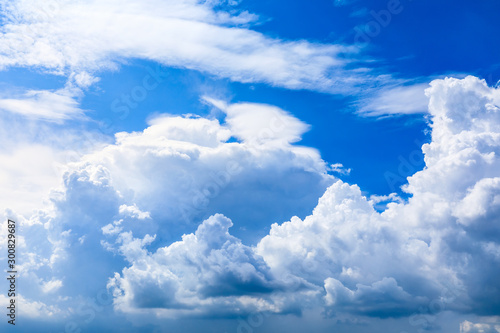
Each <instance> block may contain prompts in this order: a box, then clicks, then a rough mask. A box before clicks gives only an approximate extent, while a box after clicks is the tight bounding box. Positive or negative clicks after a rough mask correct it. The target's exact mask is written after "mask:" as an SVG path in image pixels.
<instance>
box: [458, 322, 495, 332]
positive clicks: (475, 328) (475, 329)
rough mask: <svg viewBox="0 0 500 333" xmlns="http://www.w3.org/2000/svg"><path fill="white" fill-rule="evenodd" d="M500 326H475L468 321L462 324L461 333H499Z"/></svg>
mask: <svg viewBox="0 0 500 333" xmlns="http://www.w3.org/2000/svg"><path fill="white" fill-rule="evenodd" d="M499 332H500V325H494V324H486V323H484V324H475V323H471V322H470V321H468V320H465V321H463V322H462V323H460V333H499Z"/></svg>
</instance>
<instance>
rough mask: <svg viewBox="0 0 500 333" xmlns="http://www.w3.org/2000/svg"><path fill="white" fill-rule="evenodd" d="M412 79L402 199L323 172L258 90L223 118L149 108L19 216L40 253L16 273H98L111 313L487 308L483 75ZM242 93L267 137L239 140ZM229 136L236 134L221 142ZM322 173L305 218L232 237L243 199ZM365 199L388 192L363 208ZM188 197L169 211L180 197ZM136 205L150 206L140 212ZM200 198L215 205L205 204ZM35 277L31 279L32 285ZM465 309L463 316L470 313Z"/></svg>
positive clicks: (290, 189)
mask: <svg viewBox="0 0 500 333" xmlns="http://www.w3.org/2000/svg"><path fill="white" fill-rule="evenodd" d="M427 94H428V96H429V99H430V108H429V113H430V115H431V117H432V124H431V128H432V142H431V143H429V144H425V145H424V146H423V147H422V149H423V152H424V153H425V163H426V167H425V168H424V169H423V170H421V171H419V172H417V173H416V174H414V175H413V176H412V177H409V179H408V185H407V186H406V187H405V190H406V191H407V192H408V193H409V194H411V196H410V198H409V199H408V200H407V201H405V202H402V201H401V200H398V198H396V197H395V196H391V195H389V196H387V197H384V198H381V197H373V198H371V200H369V199H367V198H366V197H365V196H363V195H362V192H361V189H360V188H359V187H358V186H356V185H349V184H346V183H344V182H342V181H336V182H334V183H333V184H331V183H332V181H333V180H334V179H333V178H332V177H330V176H328V175H327V174H326V170H327V167H326V163H325V162H324V161H322V160H321V158H320V156H319V154H318V153H317V152H316V151H315V150H314V149H310V148H307V147H299V146H294V145H291V144H290V142H291V141H295V139H296V138H297V137H300V135H301V133H302V131H303V130H304V128H306V127H304V126H305V125H304V124H303V123H301V122H300V121H298V120H296V119H293V118H291V116H290V115H288V114H287V113H285V112H284V111H283V110H277V109H275V108H271V107H269V106H259V105H249V104H238V105H236V106H234V109H233V110H232V111H229V112H228V119H229V120H231V119H232V120H231V121H229V120H228V123H227V124H224V123H222V124H221V123H220V122H218V121H216V120H209V119H204V118H192V117H191V118H190V117H171V116H163V117H159V118H156V119H154V120H152V121H151V123H150V126H149V127H148V128H146V129H145V130H144V131H142V132H134V133H119V134H117V136H116V143H115V144H111V145H108V146H106V147H105V148H103V149H102V150H100V151H97V152H94V153H92V154H89V155H88V156H86V157H84V158H83V159H82V161H81V162H79V163H76V164H74V165H73V168H72V169H71V170H70V172H68V173H67V174H66V176H65V179H64V180H65V182H64V188H62V189H61V190H60V192H59V193H54V194H53V203H54V209H53V210H52V211H46V212H39V213H38V214H37V215H35V216H34V217H33V218H32V222H33V223H31V224H32V226H30V227H27V228H28V229H30V230H33V231H36V233H37V236H36V237H37V238H42V239H46V242H45V243H43V244H40V245H39V246H40V247H41V248H43V249H44V251H45V252H44V253H45V257H46V258H51V259H53V260H52V261H51V264H50V265H48V264H44V268H43V269H40V268H37V267H35V266H33V267H32V268H29V269H28V268H27V269H26V271H27V272H26V274H29V273H32V274H36V275H40V278H41V281H51V280H52V279H55V280H60V281H62V286H61V287H60V289H59V290H60V293H61V294H68V296H73V297H76V296H77V295H78V294H79V293H83V292H84V291H82V289H81V287H80V284H81V281H82V279H86V280H85V282H86V284H85V285H86V288H90V289H92V288H94V290H97V288H98V286H100V285H102V283H105V282H106V281H108V278H110V277H111V278H112V279H111V280H110V281H109V287H110V288H111V289H113V291H114V297H115V303H114V306H115V308H116V309H117V310H120V311H122V312H124V313H126V314H140V315H147V314H149V315H158V316H167V317H168V316H173V317H178V316H200V315H207V314H208V315H217V316H224V315H226V316H227V315H243V314H245V313H249V312H252V311H264V312H269V313H300V312H302V311H304V310H306V309H313V310H316V311H318V310H319V309H320V308H325V309H326V312H325V313H326V314H327V315H329V316H335V315H338V316H341V317H342V318H348V317H349V316H360V315H361V316H367V317H380V318H386V317H401V316H411V315H412V314H413V313H419V312H420V311H421V309H422V308H424V309H425V308H430V307H431V306H432V307H434V308H435V307H436V306H437V309H438V310H436V312H439V311H444V310H449V311H457V312H460V313H472V314H477V315H484V314H491V313H496V311H497V309H498V307H499V306H500V304H499V300H498V299H497V298H494V297H491V295H496V294H498V293H499V292H500V282H499V281H498V279H497V277H498V275H499V274H500V268H499V267H500V265H499V258H500V255H499V253H500V251H499V248H500V242H499V239H500V237H499V236H500V229H499V228H498V211H499V202H498V193H499V189H498V178H499V177H500V174H499V170H500V158H499V157H498V156H500V155H499V154H500V134H499V133H500V109H499V108H498V107H496V105H498V95H499V94H498V90H496V89H493V88H489V87H487V86H486V84H485V82H484V81H481V80H479V79H477V78H473V77H467V78H465V79H463V80H458V79H445V80H436V81H434V82H433V83H432V84H431V87H430V88H429V89H428V90H427ZM219 105H222V106H223V107H224V108H225V109H226V110H230V108H231V107H232V106H224V105H223V103H219ZM252 107H253V108H257V109H258V110H257V113H258V114H259V115H260V112H270V114H276V113H277V114H279V115H281V116H283V117H285V118H286V119H287V121H289V122H290V123H291V124H292V125H293V126H291V129H290V131H285V132H283V133H282V134H279V135H277V136H275V137H273V140H278V141H280V144H279V145H268V144H266V142H267V141H264V142H260V141H259V140H252V138H253V137H254V135H256V134H258V133H259V130H258V128H259V127H260V128H262V127H265V126H266V124H265V123H266V122H258V121H248V122H247V121H244V120H242V119H246V118H245V117H246V116H245V117H243V118H239V113H238V112H242V113H241V114H242V115H246V112H248V111H247V108H252ZM231 112H235V113H234V114H233V115H231ZM231 117H233V118H231ZM287 117H288V118H287ZM263 119H267V121H268V120H270V119H272V117H271V116H269V114H268V115H265V117H263ZM244 124H248V127H244V126H243V125H244ZM231 136H237V137H239V138H241V140H242V141H241V142H228V141H229V138H230V137H231ZM250 142H252V143H251V144H250ZM231 162H237V164H234V163H231ZM234 166H236V167H234ZM231 170H232V171H231ZM301 179H302V180H301ZM208 184H210V185H209V186H208ZM326 184H331V186H329V187H328V189H327V190H326V191H325V192H324V194H323V195H322V196H321V198H320V199H319V201H318V202H317V205H316V207H315V208H314V210H313V212H312V213H310V214H308V215H307V216H306V217H305V218H299V217H297V216H295V217H292V218H290V220H289V221H288V222H284V223H281V224H278V223H275V224H273V225H272V226H271V230H270V231H269V233H268V234H267V235H266V236H265V237H263V238H262V239H260V241H258V242H256V245H255V246H254V247H251V246H248V245H244V242H243V241H242V240H241V239H242V236H244V235H245V234H244V233H241V232H240V235H237V236H238V237H236V234H237V233H238V232H239V231H241V230H238V226H245V227H247V228H249V227H253V226H255V225H256V224H258V223H259V222H261V220H262V218H254V216H251V217H250V218H249V217H248V216H249V214H252V213H254V210H257V211H258V212H257V213H259V212H263V213H264V215H262V216H264V218H265V217H269V216H270V215H271V214H273V212H275V211H281V210H283V211H286V212H289V213H290V212H292V211H294V210H295V209H297V205H298V204H302V205H304V206H303V207H308V204H304V202H305V201H307V200H309V197H308V193H309V194H310V193H311V192H314V193H316V192H317V191H318V190H319V189H321V191H323V189H324V187H325V186H326ZM305 185H307V186H305ZM303 187H305V189H304V188H303ZM193 198H196V202H193V201H192V200H193ZM380 200H394V201H395V202H390V203H388V204H387V207H386V208H385V210H384V211H383V212H378V211H377V210H375V208H374V205H375V204H376V203H377V202H378V201H380ZM309 203H310V202H309ZM123 205H125V206H123ZM120 207H123V208H121V210H122V212H120ZM183 207H184V208H186V207H187V208H186V210H184V211H183ZM199 207H201V208H202V209H198V208H199ZM248 208H250V209H248ZM256 208H257V209H256ZM240 210H244V212H243V213H241V214H240V215H238V211H240ZM193 211H196V212H197V213H196V214H193V215H188V218H187V220H185V221H184V222H186V223H185V224H184V223H182V221H183V220H182V213H183V212H189V213H191V212H193ZM235 211H236V212H235ZM140 212H143V214H145V212H149V216H150V218H146V219H143V220H140V221H139V220H138V219H139V218H140V217H141V215H140ZM214 212H220V213H224V215H227V216H228V217H229V218H230V219H229V218H227V217H225V216H223V215H213V216H211V217H208V216H210V215H212V213H214ZM230 215H232V216H230ZM142 216H143V217H144V215H142ZM234 216H237V217H234ZM244 219H247V220H245V223H243V224H241V225H240V224H239V223H240V221H241V220H244ZM202 220H203V222H202V223H201V224H200V225H198V226H197V227H196V231H195V232H194V233H193V232H192V231H193V230H194V229H195V227H194V226H193V224H194V223H196V224H197V222H198V221H202ZM284 220H286V219H281V221H284ZM35 221H36V222H39V223H38V224H37V223H34V222H35ZM274 221H276V219H275V220H274ZM278 221H280V220H278ZM232 223H234V226H233V229H234V230H233V229H232V230H231V232H232V234H233V235H231V234H230V233H229V227H230V226H231V225H232ZM269 223H270V221H269V220H266V221H265V224H263V225H260V226H259V228H263V227H266V226H268V225H269ZM42 226H43V227H42ZM29 234H30V233H29V232H27V233H26V237H34V236H33V235H31V236H29ZM181 234H184V236H182V240H180V241H179V238H180V237H181V236H180V235H181ZM84 236H85V241H84V242H82V243H79V242H78V239H81V237H84ZM175 241H177V242H175ZM33 243H34V242H33V241H31V240H27V241H26V244H28V246H29V244H33ZM254 244H255V243H254ZM35 252H36V251H35V250H33V249H32V248H28V249H27V250H26V253H28V254H29V253H32V254H33V253H35ZM89 257H91V258H99V260H96V261H92V262H90V261H89V260H88V258H89ZM90 266H92V267H93V269H92V270H91V269H89V268H90ZM96 267H98V268H99V269H96ZM90 271H92V276H89V275H88V274H89V272H90ZM47 272H50V273H47ZM55 272H57V273H55ZM37 288H38V289H40V288H41V287H38V286H36V285H35V286H33V290H32V293H33V295H37V292H41V290H38V289H37ZM49 294H50V293H49ZM30 297H31V295H30ZM46 297H50V295H48V296H46ZM434 308H432V309H434ZM433 311H434V310H433ZM464 325H465V324H464ZM467 325H468V326H467ZM467 325H465V326H464V328H463V330H466V329H468V330H469V331H470V332H475V331H474V329H483V327H481V326H480V327H475V326H473V325H472V324H471V325H472V326H471V325H469V324H467ZM464 332H467V331H464Z"/></svg>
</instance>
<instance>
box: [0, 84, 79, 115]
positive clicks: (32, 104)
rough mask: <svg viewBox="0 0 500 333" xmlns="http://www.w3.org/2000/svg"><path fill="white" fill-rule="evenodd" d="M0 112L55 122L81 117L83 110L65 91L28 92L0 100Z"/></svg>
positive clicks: (70, 94) (68, 92) (69, 93)
mask: <svg viewBox="0 0 500 333" xmlns="http://www.w3.org/2000/svg"><path fill="white" fill-rule="evenodd" d="M0 110H2V111H4V112H12V113H16V114H20V115H23V116H26V117H29V118H34V119H43V120H49V121H56V122H60V121H62V120H65V119H70V118H75V117H80V118H82V117H83V110H81V109H80V108H79V103H78V102H77V101H76V100H75V99H74V95H73V93H71V92H70V91H68V90H67V89H60V90H57V91H48V90H29V91H27V92H25V93H24V94H22V95H20V96H15V97H9V98H0Z"/></svg>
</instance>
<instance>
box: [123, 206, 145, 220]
mask: <svg viewBox="0 0 500 333" xmlns="http://www.w3.org/2000/svg"><path fill="white" fill-rule="evenodd" d="M118 211H119V212H120V214H123V215H128V216H130V217H133V218H136V219H139V220H144V219H150V218H151V214H150V213H149V212H142V211H141V210H140V209H139V208H138V207H137V205H136V204H134V205H132V206H127V205H121V206H120V208H119V209H118Z"/></svg>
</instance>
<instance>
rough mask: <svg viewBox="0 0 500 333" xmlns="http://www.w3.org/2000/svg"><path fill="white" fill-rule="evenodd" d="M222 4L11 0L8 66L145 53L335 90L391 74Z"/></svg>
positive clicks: (98, 66) (220, 73) (96, 65)
mask: <svg viewBox="0 0 500 333" xmlns="http://www.w3.org/2000/svg"><path fill="white" fill-rule="evenodd" d="M216 5H221V3H219V2H217V3H212V2H205V3H203V2H202V3H200V2H198V1H192V0H185V1H181V2H178V1H158V0H148V1H146V2H143V3H142V4H141V6H137V5H136V4H135V3H134V1H130V0H128V1H121V2H118V1H115V0H106V1H90V2H85V3H83V2H80V1H54V5H53V6H52V9H46V10H42V9H41V8H40V5H37V3H36V1H31V0H23V1H21V0H18V1H15V2H10V3H9V4H8V5H4V6H3V15H4V17H5V24H4V26H3V27H2V29H1V34H0V67H4V68H5V67H8V66H28V67H41V68H44V69H45V70H48V71H51V72H55V73H60V74H64V73H66V74H68V73H70V72H73V71H75V72H79V71H89V72H94V73H95V72H99V71H101V70H104V69H113V68H116V66H117V65H119V64H120V63H121V62H123V61H127V60H128V59H137V58H139V59H147V60H153V61H157V62H160V63H163V64H165V65H168V66H175V67H182V68H189V69H195V70H199V71H201V72H204V73H208V74H211V75H215V76H217V77H222V78H229V79H231V80H233V81H239V82H262V83H266V84H270V85H272V86H278V87H284V88H288V89H310V90H317V91H323V92H328V93H347V92H348V91H351V92H352V89H359V88H360V87H361V86H365V85H366V82H367V80H366V78H367V76H369V77H370V81H377V82H381V81H384V80H385V79H386V78H384V77H378V76H377V75H371V74H369V73H366V72H364V73H361V72H359V71H357V70H350V69H348V68H347V65H350V64H352V63H353V62H356V60H355V58H356V53H357V52H358V51H359V50H358V48H357V47H355V46H350V45H341V44H320V43H312V42H308V41H305V40H297V41H287V40H280V39H276V38H270V37H267V36H266V35H264V34H262V33H260V32H256V31H253V30H251V29H250V28H249V26H250V25H251V24H252V22H254V21H256V20H257V19H258V17H257V16H256V15H253V14H250V13H248V12H246V11H239V12H236V11H235V10H232V11H231V12H232V14H229V11H223V10H220V9H219V10H216V9H215V8H214V6H216ZM225 8H227V7H225ZM234 13H235V14H234ZM88 22H92V24H91V25H89V24H88ZM346 55H349V58H348V57H346ZM348 59H349V60H348Z"/></svg>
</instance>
